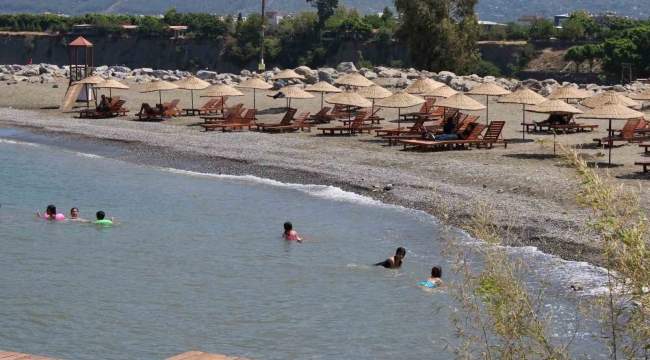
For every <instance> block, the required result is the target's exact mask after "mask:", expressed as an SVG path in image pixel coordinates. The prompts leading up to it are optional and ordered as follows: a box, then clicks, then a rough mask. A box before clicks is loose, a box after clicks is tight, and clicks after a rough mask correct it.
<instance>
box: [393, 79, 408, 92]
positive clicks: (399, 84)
mask: <svg viewBox="0 0 650 360" xmlns="http://www.w3.org/2000/svg"><path fill="white" fill-rule="evenodd" d="M411 83H412V81H410V80H408V79H403V78H400V79H399V80H397V81H396V82H395V87H396V88H398V89H406V88H407V87H408V86H409V85H411Z"/></svg>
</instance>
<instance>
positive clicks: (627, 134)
mask: <svg viewBox="0 0 650 360" xmlns="http://www.w3.org/2000/svg"><path fill="white" fill-rule="evenodd" d="M640 121H641V119H631V120H628V121H627V122H626V123H625V125H624V126H623V128H622V129H621V130H612V132H611V133H610V134H609V136H608V137H604V138H598V139H594V141H595V142H596V143H597V144H598V146H603V145H604V144H607V145H609V143H614V142H621V141H625V142H630V143H632V142H643V141H644V140H645V138H646V137H645V135H637V134H636V128H637V126H639V122H640ZM615 131H618V132H619V134H618V135H614V132H615Z"/></svg>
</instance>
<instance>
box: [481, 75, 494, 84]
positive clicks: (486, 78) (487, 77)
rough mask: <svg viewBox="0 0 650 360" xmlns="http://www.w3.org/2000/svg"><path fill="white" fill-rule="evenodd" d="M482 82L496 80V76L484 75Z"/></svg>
mask: <svg viewBox="0 0 650 360" xmlns="http://www.w3.org/2000/svg"><path fill="white" fill-rule="evenodd" d="M483 82H484V83H493V82H497V78H495V77H494V76H486V77H484V78H483Z"/></svg>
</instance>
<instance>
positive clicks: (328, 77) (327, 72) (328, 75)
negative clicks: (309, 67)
mask: <svg viewBox="0 0 650 360" xmlns="http://www.w3.org/2000/svg"><path fill="white" fill-rule="evenodd" d="M335 73H336V70H334V69H332V68H323V69H318V81H325V82H327V83H330V84H331V83H333V82H334V77H333V75H334V74H335Z"/></svg>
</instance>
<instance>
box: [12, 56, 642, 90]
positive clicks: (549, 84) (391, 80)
mask: <svg viewBox="0 0 650 360" xmlns="http://www.w3.org/2000/svg"><path fill="white" fill-rule="evenodd" d="M294 70H295V71H296V72H297V73H298V74H300V75H303V76H305V79H304V80H299V79H295V80H276V81H273V80H271V77H273V75H274V74H276V73H278V72H279V71H280V69H278V68H274V69H273V70H270V71H265V72H261V73H259V74H258V73H256V72H251V71H248V70H242V71H241V72H240V74H229V73H225V74H220V73H218V72H215V71H208V70H199V71H197V72H196V73H195V74H194V75H196V76H197V77H199V78H201V79H203V80H206V81H209V82H211V83H212V84H227V85H237V84H239V83H241V82H243V81H245V80H246V79H248V78H249V77H251V76H255V75H258V76H261V77H262V78H264V79H266V80H267V81H268V82H269V83H271V84H273V86H274V89H281V88H282V87H284V86H287V85H297V86H299V87H304V86H306V85H310V84H315V83H317V82H319V81H325V82H328V83H333V82H334V80H336V79H337V78H339V77H340V76H343V75H345V74H348V73H351V72H357V71H358V72H359V73H360V74H362V75H364V76H365V77H366V78H368V79H370V80H377V79H385V80H386V83H387V84H389V85H388V86H390V87H394V88H396V89H404V88H406V87H408V86H409V85H410V84H412V83H413V82H414V81H416V80H417V79H419V78H422V77H426V78H431V79H434V80H436V81H439V82H442V83H445V84H447V85H448V86H450V87H451V88H453V89H454V90H456V91H470V90H471V89H472V88H473V87H475V86H477V85H479V84H481V83H484V82H494V83H496V84H498V85H500V86H501V87H503V88H505V89H508V90H510V91H515V90H518V89H521V88H528V89H531V90H534V91H536V92H538V93H539V94H540V95H542V96H547V95H549V94H550V93H551V92H552V91H553V90H555V89H557V88H559V87H561V86H565V85H570V86H573V87H575V88H579V89H583V90H585V91H589V92H593V93H600V92H603V91H608V90H614V91H617V92H620V93H623V94H624V95H629V96H632V97H634V94H636V93H640V92H642V91H644V90H647V89H650V85H647V84H642V83H640V82H634V83H632V84H626V85H614V86H599V85H596V84H574V83H567V82H564V83H559V82H557V81H556V80H554V79H548V80H544V81H538V80H533V79H528V80H523V81H522V80H517V79H509V78H495V77H493V76H486V77H480V76H478V75H475V74H473V75H468V76H458V75H456V74H454V73H452V72H449V71H441V72H439V73H435V72H430V71H426V70H422V71H418V70H415V69H412V68H411V69H392V68H386V67H381V66H377V67H374V68H372V69H366V68H362V69H357V68H356V67H355V66H354V64H353V63H351V62H344V63H341V64H339V65H338V66H337V67H336V69H335V68H319V69H317V70H312V69H310V68H308V67H306V66H300V67H297V68H296V69H294ZM69 75H70V72H69V68H68V67H63V68H61V67H59V66H57V65H51V64H34V65H0V81H3V82H6V83H7V84H8V85H11V84H16V83H18V82H21V81H25V82H29V83H51V82H54V80H55V78H63V77H66V78H67V77H69ZM93 75H98V76H101V77H104V78H109V77H113V78H116V79H118V80H123V81H130V82H132V83H136V84H143V83H148V82H151V81H159V80H166V81H171V82H174V81H178V80H180V79H182V78H184V77H188V76H190V75H192V73H190V72H188V71H180V70H154V69H150V68H142V69H134V70H132V69H129V68H128V67H125V66H110V67H109V66H99V67H96V68H95V71H94V74H93Z"/></svg>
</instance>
